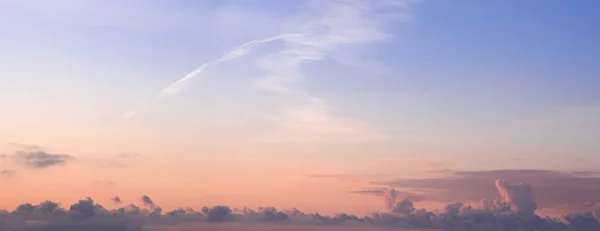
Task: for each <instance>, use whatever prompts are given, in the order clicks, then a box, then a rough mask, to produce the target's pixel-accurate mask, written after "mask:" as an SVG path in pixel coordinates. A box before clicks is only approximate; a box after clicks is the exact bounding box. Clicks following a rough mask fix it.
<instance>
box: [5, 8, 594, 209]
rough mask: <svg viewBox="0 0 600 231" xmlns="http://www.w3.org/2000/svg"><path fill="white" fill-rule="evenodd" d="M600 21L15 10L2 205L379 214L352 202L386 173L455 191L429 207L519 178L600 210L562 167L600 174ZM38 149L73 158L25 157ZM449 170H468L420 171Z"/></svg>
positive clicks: (370, 201) (452, 11) (438, 13)
mask: <svg viewBox="0 0 600 231" xmlns="http://www.w3.org/2000/svg"><path fill="white" fill-rule="evenodd" d="M598 12H600V1H594V0H581V1H559V0H547V1H542V0H530V1H517V0H509V1H501V0H489V1H476V0H458V1H435V0H414V1H413V0H406V1H403V0H382V1H361V0H340V1H333V0H332V1H326V0H321V1H320V0H314V1H308V0H306V1H305V0H290V1H283V0H282V1H277V0H260V1H243V0H228V1H217V0H214V1H190V0H186V1H158V0H124V1H107V0H53V1H42V0H0V112H1V113H0V177H4V175H10V177H5V178H0V180H2V181H3V182H2V183H6V184H7V185H9V186H8V187H12V188H14V190H13V191H14V192H11V193H9V194H6V195H4V194H3V195H0V197H1V198H0V207H2V206H8V205H10V206H13V205H15V203H17V201H18V202H21V201H22V200H42V199H46V196H48V195H50V196H56V197H58V199H59V200H62V201H67V202H68V201H77V200H76V199H77V198H78V196H80V194H81V195H83V194H85V195H90V196H94V197H98V198H104V199H105V201H104V203H105V204H106V203H109V204H110V203H111V202H110V201H109V200H108V199H109V198H111V197H113V196H114V195H120V196H123V198H126V197H128V198H134V196H137V195H140V194H144V195H145V194H152V197H153V198H156V199H157V201H161V202H163V204H161V206H162V205H164V206H165V208H175V207H177V206H181V204H182V203H189V202H190V201H192V202H193V203H197V204H200V203H201V202H202V203H208V204H218V203H227V204H231V205H232V206H246V205H248V206H263V205H265V204H271V205H276V206H283V207H293V206H296V205H302V206H303V207H304V208H307V210H311V211H319V212H321V211H322V212H325V213H334V212H339V211H351V212H357V213H359V212H360V213H362V212H365V211H377V210H380V209H382V206H383V204H381V203H380V202H381V201H380V198H379V197H368V196H365V195H358V194H360V193H358V194H356V193H354V194H349V193H347V192H349V191H356V190H358V189H368V188H372V187H374V186H375V185H373V181H374V180H380V181H381V182H380V184H379V185H377V187H408V186H411V185H413V186H414V185H417V186H419V185H421V186H422V187H424V190H433V191H435V189H444V190H446V191H452V192H451V193H446V194H439V195H436V194H435V193H431V195H427V199H426V200H425V199H424V200H423V201H415V202H416V203H423V205H424V206H429V207H428V208H435V206H437V205H440V204H436V203H441V202H447V201H458V200H461V201H467V200H468V202H471V200H477V199H479V198H474V197H480V196H481V197H489V198H493V197H497V196H498V195H496V194H497V193H498V192H497V191H500V193H502V192H505V191H507V190H509V191H510V190H515V189H514V188H515V187H517V186H515V187H513V186H512V185H510V184H508V183H506V184H504V183H502V184H501V185H500V186H502V187H500V188H497V189H498V190H494V188H493V187H494V182H493V180H494V179H495V178H498V176H497V174H501V175H502V174H504V175H507V176H509V177H513V179H517V180H531V179H538V181H536V182H542V183H539V184H537V185H535V186H540V187H541V188H543V189H548V190H547V191H553V190H561V189H565V190H566V191H565V192H564V193H563V194H561V195H562V197H561V198H558V197H554V196H552V195H550V194H545V195H543V193H544V190H543V189H542V190H540V191H538V192H541V194H540V195H537V194H536V195H535V197H537V198H540V199H541V200H540V201H541V202H540V208H542V209H556V208H554V207H553V206H557V205H561V204H563V203H572V204H573V208H574V209H573V210H576V209H582V208H585V209H589V208H591V206H592V204H591V202H600V200H598V199H597V197H596V196H595V195H598V194H597V192H600V189H598V188H592V189H590V188H589V187H588V186H589V185H597V184H595V183H594V182H597V181H598V177H597V176H596V177H590V178H589V179H587V178H586V179H587V180H589V181H583V180H579V179H580V178H578V177H580V176H581V175H576V174H573V175H569V177H566V176H565V175H561V174H563V173H562V172H561V173H556V172H553V171H558V170H563V171H596V170H597V169H598V167H599V166H600V157H599V156H598V150H600V120H599V119H598V118H600V91H599V90H598V89H600V65H598V64H599V62H598V60H600V14H598ZM3 144H7V145H3ZM31 150H35V151H36V152H38V151H39V152H44V153H48V154H54V155H50V156H54V157H57V158H58V157H61V158H64V160H63V159H61V160H63V162H64V163H65V164H64V165H60V166H59V165H57V166H50V167H48V168H45V169H32V168H31V166H29V168H28V167H27V166H25V167H24V166H23V163H17V162H14V161H11V160H14V159H18V158H23V156H25V157H27V155H26V154H27V153H28V152H32V151H31ZM15 153H17V154H15ZM123 153H137V154H139V155H130V156H129V157H127V158H123V155H122V154H123ZM34 154H35V153H34ZM126 156H127V155H126ZM26 160H29V159H26ZM13 162H14V163H13ZM123 166H125V167H123ZM441 169H444V171H440V170H441ZM448 169H451V170H452V171H451V170H448ZM515 169H525V170H523V171H516V170H515ZM469 170H475V172H468V171H469ZM492 170H498V171H492ZM432 171H433V172H432ZM448 172H450V173H449V174H450V175H451V174H452V173H455V174H457V175H461V174H462V175H461V176H462V178H460V177H459V178H452V179H450V178H451V177H450V178H448V176H446V175H445V176H441V177H439V178H432V179H429V181H428V180H423V181H419V180H418V179H420V178H423V177H424V176H429V175H428V174H433V173H440V174H442V173H448ZM8 173H10V174H8ZM150 174H155V175H157V177H148V176H149V175H150ZM545 174H546V175H545ZM315 175H329V176H337V178H340V179H342V180H340V179H337V178H336V177H331V178H335V179H333V180H331V181H328V180H327V179H331V178H327V177H321V178H324V179H326V180H324V181H321V180H316V179H315V177H314V176H315ZM348 176H351V177H348ZM479 176H485V177H479ZM530 176H531V177H530ZM352 177H357V178H356V179H355V178H352ZM471 177H472V178H471ZM478 177H479V178H478ZM536 177H537V178H536ZM398 178H405V179H403V180H398ZM6 179H8V180H6ZM347 179H352V180H347ZM390 179H395V180H390ZM539 179H543V180H545V181H541V180H539ZM4 180H6V181H4ZM385 180H388V181H385ZM384 181H385V182H384ZM562 181H568V182H566V183H565V184H562V183H561V182H562ZM92 182H96V183H92ZM97 182H104V183H102V184H99V183H97ZM107 182H110V183H107ZM440 182H442V183H440ZM443 182H447V184H444V183H443ZM465 182H466V183H465ZM557 182H558V183H557ZM590 182H592V183H590ZM467 183H468V186H469V187H471V189H473V190H478V191H477V193H476V194H469V196H465V195H466V194H464V192H463V191H464V190H466V189H461V188H460V187H458V186H461V185H462V184H467ZM527 183H532V182H527ZM533 183H534V184H536V183H535V182H533ZM567 183H568V184H567ZM429 184H430V185H429ZM497 184H498V182H497ZM31 185H35V186H31ZM56 185H60V186H61V187H59V188H57V189H56V187H53V186H56ZM90 185H92V186H90ZM106 185H111V186H110V187H111V188H110V189H106V190H90V189H91V188H92V187H96V188H93V189H97V188H99V187H104V186H106ZM265 185H266V186H265ZM440 185H442V186H448V187H447V188H437V187H441V186H440ZM457 185H458V186H457ZM532 185H533V184H532ZM564 185H570V186H569V187H562V186H564ZM32 187H34V189H32ZM35 187H37V188H35ZM415 187H416V186H415ZM496 187H499V186H498V185H496ZM519 187H520V186H519ZM409 188H410V187H409ZM550 189H552V190H550ZM61 190H63V191H61ZM68 190H70V191H68ZM377 190H379V191H377ZM377 190H375V191H377V192H380V194H381V193H383V191H382V190H381V189H377ZM461 190H463V191H461ZM516 190H519V189H518V187H517V189H516ZM569 190H570V191H569ZM594 190H595V191H594ZM38 191H39V193H38ZM67 191H68V193H67ZM182 191H185V192H188V194H186V195H179V194H177V195H174V193H179V192H182ZM454 191H457V192H456V193H454ZM20 192H28V194H21V193H20ZM30 192H35V193H30ZM505 193H506V192H505ZM76 194H77V195H76ZM292 194H293V195H294V198H292V199H290V196H289V195H292ZM492 194H493V195H492ZM256 195H261V196H258V197H257V196H256ZM399 195H400V194H399ZM572 195H581V196H576V197H579V198H574V197H573V196H572ZM453 196H455V197H453ZM525 196H526V197H527V198H526V199H527V201H531V200H532V198H531V197H532V196H531V195H529V194H528V195H525ZM538 196H539V197H538ZM501 197H502V196H501ZM501 199H503V200H508V201H507V203H509V202H510V203H512V202H511V201H510V200H511V199H510V198H508V199H507V198H501ZM583 200H586V201H583ZM11 203H12V204H11ZM427 203H430V204H427ZM584 203H585V204H584ZM325 205H327V206H325ZM329 205H332V206H329ZM392 207H393V206H392ZM383 209H385V208H383ZM586 211H587V210H586Z"/></svg>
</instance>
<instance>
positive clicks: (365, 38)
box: [256, 1, 407, 142]
mask: <svg viewBox="0 0 600 231" xmlns="http://www.w3.org/2000/svg"><path fill="white" fill-rule="evenodd" d="M402 3H404V1H327V2H325V1H314V2H312V4H311V5H310V6H309V9H310V10H311V12H309V13H308V14H306V15H305V16H301V17H300V18H299V19H297V20H294V21H293V22H290V23H289V24H288V26H289V30H291V31H297V32H299V33H300V34H302V35H301V36H296V37H292V38H286V39H285V45H284V49H283V50H281V51H280V52H278V53H276V54H272V55H270V56H268V57H267V58H265V59H263V60H262V62H260V68H261V69H263V70H264V71H265V72H266V73H267V74H266V75H265V76H264V78H262V79H260V80H259V81H257V83H256V85H257V86H258V87H260V88H262V89H265V90H269V91H272V92H275V93H279V94H284V95H286V96H287V97H291V98H292V100H291V101H292V102H288V103H287V104H286V105H284V106H283V107H282V108H281V110H280V112H279V113H278V114H277V115H276V116H274V117H272V119H273V121H274V122H276V123H277V124H278V125H280V126H281V128H282V129H281V131H280V132H277V133H275V134H267V135H266V136H264V137H263V138H262V141H277V142H279V141H287V142H290V141H291V142H318V141H327V142H332V141H333V142H359V141H380V140H385V139H386V135H385V134H383V133H381V132H380V131H378V130H377V129H375V128H373V127H372V126H370V125H368V124H367V123H364V122H361V121H358V120H352V119H347V118H343V117H337V116H335V115H333V114H332V112H331V110H330V107H329V105H327V103H326V102H325V101H324V100H323V99H320V98H318V97H316V96H313V95H311V94H309V93H307V92H303V91H299V90H297V89H295V88H293V87H292V86H290V84H291V83H293V82H296V81H301V80H302V79H304V77H305V76H304V73H303V68H304V67H305V65H306V64H308V63H310V62H317V61H321V60H324V59H326V58H327V57H328V56H329V55H330V54H332V53H333V52H335V51H336V50H338V49H343V48H344V46H360V45H364V44H369V43H373V42H378V41H382V40H385V39H386V38H388V34H387V33H385V29H384V26H385V23H386V19H388V18H389V15H398V13H400V15H404V13H405V11H404V10H405V9H406V6H407V5H405V4H402ZM381 7H386V8H387V11H386V13H385V14H384V13H382V12H381V11H379V10H381ZM390 12H392V13H393V14H390Z"/></svg>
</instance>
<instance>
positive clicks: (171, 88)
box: [124, 34, 299, 118]
mask: <svg viewBox="0 0 600 231" xmlns="http://www.w3.org/2000/svg"><path fill="white" fill-rule="evenodd" d="M296 36H299V35H297V34H281V35H278V36H274V37H271V38H266V39H261V40H253V41H250V42H247V43H244V44H242V45H240V46H237V47H234V48H232V49H231V50H230V51H229V52H227V53H225V54H224V55H223V56H221V57H219V58H217V59H215V60H211V61H209V62H206V63H203V64H201V65H200V66H199V67H198V68H196V69H195V70H193V71H192V72H190V73H188V74H187V75H185V76H184V77H183V78H181V79H179V80H177V81H175V82H173V83H171V84H169V85H168V86H166V87H165V88H163V89H162V90H161V91H160V93H158V94H157V95H156V96H155V97H154V99H153V100H152V101H156V100H159V99H161V98H164V97H167V96H169V95H174V94H177V93H179V92H181V91H182V90H183V89H184V88H185V87H186V86H187V85H188V84H189V81H190V80H191V79H193V78H196V77H198V76H200V74H202V72H204V71H205V70H206V68H208V67H210V66H212V65H216V64H218V63H221V62H226V61H229V60H233V59H237V58H240V57H242V56H244V55H246V54H247V53H248V52H250V51H251V50H252V48H254V47H256V46H257V45H259V44H261V43H268V42H272V41H277V40H281V39H286V38H291V37H296ZM135 114H136V111H135V110H130V111H127V112H125V115H124V117H125V118H131V117H133V116H134V115H135Z"/></svg>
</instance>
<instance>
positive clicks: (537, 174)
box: [372, 170, 600, 212]
mask: <svg viewBox="0 0 600 231" xmlns="http://www.w3.org/2000/svg"><path fill="white" fill-rule="evenodd" d="M439 173H440V175H437V176H435V177H430V178H422V179H410V178H398V179H393V180H388V181H374V182H372V183H374V184H377V185H384V186H386V187H397V188H403V189H404V188H406V189H413V190H418V195H420V196H423V197H426V198H427V200H430V201H438V202H449V201H453V200H458V201H478V200H481V199H482V198H485V199H490V198H493V197H495V196H496V195H497V194H498V191H497V190H496V189H495V188H493V187H490V182H494V180H496V179H498V178H503V179H507V180H509V181H512V182H527V183H528V184H527V185H517V186H510V187H509V186H508V185H505V184H504V183H503V182H497V183H496V188H497V189H498V190H500V191H501V192H502V194H503V197H514V196H515V195H514V194H531V195H532V197H533V198H535V199H536V202H537V204H535V205H534V204H533V203H532V202H531V201H529V202H526V201H523V202H521V203H520V205H521V207H520V210H529V211H531V210H535V209H536V208H537V207H540V208H559V209H561V210H564V211H571V212H573V211H583V210H590V209H592V208H593V206H594V205H595V204H598V203H600V174H599V173H598V172H589V171H587V172H558V171H550V170H493V171H453V170H447V171H444V172H439ZM511 187H514V188H511ZM533 189H535V190H533ZM519 198H524V197H522V196H521V197H519Z"/></svg>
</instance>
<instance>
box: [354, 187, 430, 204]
mask: <svg viewBox="0 0 600 231" xmlns="http://www.w3.org/2000/svg"><path fill="white" fill-rule="evenodd" d="M349 193H355V194H363V195H374V196H382V197H383V196H387V195H386V194H387V193H388V189H387V188H372V189H362V190H355V191H350V192H349ZM395 193H396V195H397V196H399V197H404V198H406V199H409V200H411V201H414V202H419V201H423V200H425V199H426V197H425V195H419V194H417V193H411V192H403V191H397V190H395Z"/></svg>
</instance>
